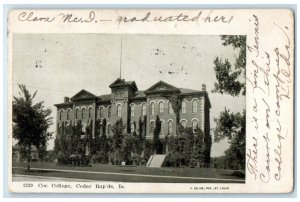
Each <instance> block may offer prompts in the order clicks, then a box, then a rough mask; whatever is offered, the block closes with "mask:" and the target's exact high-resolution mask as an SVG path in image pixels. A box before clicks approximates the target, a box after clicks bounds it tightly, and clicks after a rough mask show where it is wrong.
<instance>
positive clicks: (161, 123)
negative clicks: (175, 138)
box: [160, 121, 165, 135]
mask: <svg viewBox="0 0 300 202" xmlns="http://www.w3.org/2000/svg"><path fill="white" fill-rule="evenodd" d="M160 126H161V128H160V134H162V135H164V132H165V127H164V122H163V121H160Z"/></svg>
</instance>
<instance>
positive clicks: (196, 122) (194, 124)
mask: <svg viewBox="0 0 300 202" xmlns="http://www.w3.org/2000/svg"><path fill="white" fill-rule="evenodd" d="M192 125H193V130H196V128H197V126H198V121H197V120H196V119H195V120H193V122H192Z"/></svg>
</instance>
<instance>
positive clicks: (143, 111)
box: [142, 103, 146, 116]
mask: <svg viewBox="0 0 300 202" xmlns="http://www.w3.org/2000/svg"><path fill="white" fill-rule="evenodd" d="M142 115H143V116H145V115H146V104H145V103H144V104H142Z"/></svg>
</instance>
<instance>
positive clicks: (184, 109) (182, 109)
mask: <svg viewBox="0 0 300 202" xmlns="http://www.w3.org/2000/svg"><path fill="white" fill-rule="evenodd" d="M181 113H182V114H186V101H185V100H183V101H182V103H181Z"/></svg>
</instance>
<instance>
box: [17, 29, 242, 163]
mask: <svg viewBox="0 0 300 202" xmlns="http://www.w3.org/2000/svg"><path fill="white" fill-rule="evenodd" d="M121 41H122V42H121ZM121 44H122V45H121ZM121 47H122V48H121ZM237 56H238V52H237V51H236V50H233V48H232V47H230V46H227V47H224V46H222V41H221V40H220V37H219V36H212V35H210V36H190V35H133V34H130V35H112V34H15V35H14V36H13V56H12V57H13V61H12V69H13V78H12V92H13V95H14V96H17V95H18V92H19V88H18V84H25V85H26V87H27V88H28V89H29V91H30V92H32V93H33V92H35V91H36V90H37V91H38V93H37V96H36V98H35V101H36V102H38V101H42V100H43V101H45V106H46V107H47V108H51V109H52V113H53V114H52V116H53V117H54V119H53V122H54V124H53V125H52V126H51V127H50V128H49V132H55V123H56V119H55V118H56V117H55V115H56V107H55V106H54V104H57V103H62V102H63V98H64V97H65V96H68V97H72V96H73V95H75V94H76V93H77V92H79V91H80V90H81V89H85V90H87V91H89V92H91V93H93V94H95V95H101V94H108V93H110V88H109V85H110V84H111V83H112V82H113V81H115V80H116V79H117V78H118V77H120V67H121V77H122V78H123V79H125V80H134V81H135V82H136V84H137V87H138V89H139V90H146V89H148V88H149V87H151V86H152V85H153V84H155V83H156V82H158V81H159V80H163V81H165V82H167V83H169V84H171V85H174V86H176V87H178V88H189V89H194V90H201V89H202V87H201V86H202V84H203V83H204V84H206V89H207V91H208V94H209V98H210V102H211V105H212V108H211V113H210V124H211V128H214V127H215V122H214V118H215V117H217V116H218V115H219V113H220V112H221V111H223V110H224V108H225V107H226V108H227V109H230V110H231V111H232V112H242V110H243V109H244V108H245V105H246V99H245V97H244V96H239V97H232V96H229V95H221V94H218V93H212V92H211V91H212V90H213V88H214V82H216V77H215V72H214V69H213V67H214V64H213V61H214V59H215V58H216V57H222V58H228V59H229V61H231V62H232V63H233V62H234V60H235V58H236V57H237ZM212 135H213V134H212ZM53 142H54V141H53V139H52V140H50V141H49V145H48V149H53V145H54V144H53ZM228 147H229V145H228V143H227V140H223V141H221V142H219V143H213V145H212V149H211V156H212V157H213V156H220V155H223V154H224V151H225V150H226V149H227V148H228Z"/></svg>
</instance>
